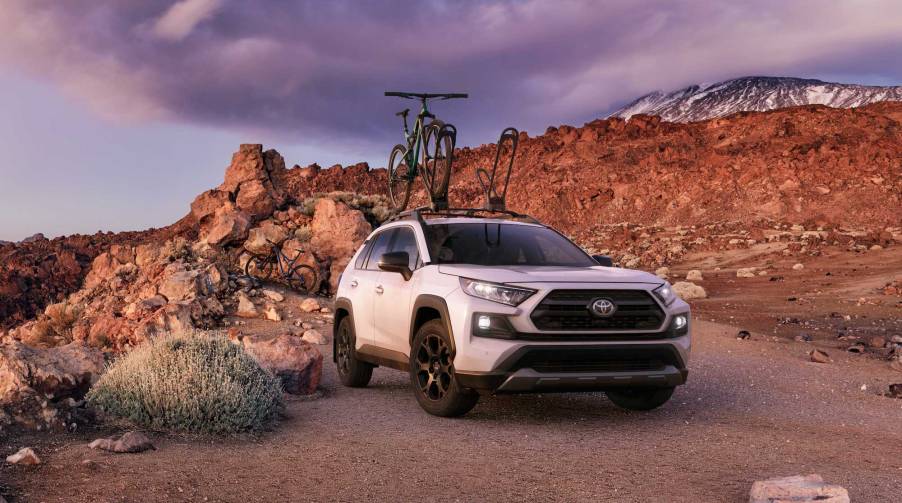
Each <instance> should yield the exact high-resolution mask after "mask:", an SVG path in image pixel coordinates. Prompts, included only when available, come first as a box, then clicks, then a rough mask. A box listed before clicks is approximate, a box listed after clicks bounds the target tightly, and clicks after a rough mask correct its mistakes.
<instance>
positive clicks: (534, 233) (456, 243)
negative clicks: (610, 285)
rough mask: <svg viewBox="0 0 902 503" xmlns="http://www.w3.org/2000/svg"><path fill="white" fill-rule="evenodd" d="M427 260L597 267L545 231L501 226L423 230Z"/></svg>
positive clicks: (448, 226) (466, 225)
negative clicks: (429, 258) (427, 249)
mask: <svg viewBox="0 0 902 503" xmlns="http://www.w3.org/2000/svg"><path fill="white" fill-rule="evenodd" d="M424 232H425V234H426V241H427V246H428V247H429V256H430V257H431V258H432V262H433V263H436V264H472V265H489V266H503V265H532V266H565V267H591V266H594V265H598V264H596V263H595V261H594V260H593V259H592V258H591V257H589V256H588V255H586V253H585V252H584V251H582V250H581V249H580V248H579V247H578V246H576V245H574V244H573V243H571V242H570V241H569V240H567V239H566V238H564V237H563V236H561V235H560V234H558V233H557V232H554V231H553V230H551V229H547V228H545V227H538V226H532V225H516V224H503V223H494V222H493V223H483V222H473V223H459V224H430V225H425V226H424Z"/></svg>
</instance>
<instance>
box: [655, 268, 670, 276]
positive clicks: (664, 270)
mask: <svg viewBox="0 0 902 503" xmlns="http://www.w3.org/2000/svg"><path fill="white" fill-rule="evenodd" d="M669 275H670V268H669V267H659V268H657V269H655V276H657V277H659V278H661V279H667V276H669Z"/></svg>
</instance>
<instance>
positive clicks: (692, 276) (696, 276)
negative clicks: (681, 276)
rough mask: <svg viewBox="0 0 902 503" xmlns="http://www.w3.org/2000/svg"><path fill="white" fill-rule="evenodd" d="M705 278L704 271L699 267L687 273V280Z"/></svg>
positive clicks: (701, 279)
mask: <svg viewBox="0 0 902 503" xmlns="http://www.w3.org/2000/svg"><path fill="white" fill-rule="evenodd" d="M704 280H705V278H704V277H703V276H702V272H701V271H699V270H698V269H693V270H691V271H689V272H687V273H686V281H704Z"/></svg>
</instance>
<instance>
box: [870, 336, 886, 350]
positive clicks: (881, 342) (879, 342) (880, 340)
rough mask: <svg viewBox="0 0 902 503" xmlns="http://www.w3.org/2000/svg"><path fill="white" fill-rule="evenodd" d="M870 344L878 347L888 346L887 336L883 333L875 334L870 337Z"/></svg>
mask: <svg viewBox="0 0 902 503" xmlns="http://www.w3.org/2000/svg"><path fill="white" fill-rule="evenodd" d="M868 346H870V347H872V348H877V349H880V348H883V347H886V338H885V337H883V336H882V335H874V336H872V337H868Z"/></svg>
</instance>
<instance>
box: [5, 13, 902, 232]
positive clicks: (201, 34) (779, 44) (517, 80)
mask: <svg viewBox="0 0 902 503" xmlns="http://www.w3.org/2000/svg"><path fill="white" fill-rule="evenodd" d="M900 26H902V2H899V1H898V0H886V1H884V0H849V1H833V2H822V1H817V0H811V1H805V0H798V1H785V0H779V1H777V0H773V1H771V0H746V1H735V2H729V1H701V0H630V1H627V0H623V1H618V0H609V1H595V0H520V1H514V0H486V1H475V0H474V1H451V0H432V1H406V2H404V1H397V0H368V1H358V2H351V1H343V0H332V1H329V2H326V1H320V0H299V1H291V2H288V1H284V0H257V1H254V2H247V1H240V0H147V1H139V0H134V1H129V2H122V1H120V0H91V1H71V2H60V1H57V0H4V1H3V5H2V7H0V33H3V36H2V37H0V110H2V112H3V113H0V149H2V152H4V153H5V155H4V156H3V157H4V159H3V160H2V161H0V240H10V241H16V240H19V239H22V238H24V237H26V236H29V235H31V234H33V233H35V232H42V233H44V234H46V235H47V236H56V235H62V234H70V233H93V232H96V231H98V230H104V231H106V230H111V231H121V230H135V229H143V228H148V227H160V226H164V225H167V224H169V223H172V222H174V221H175V220H177V219H178V218H180V217H181V216H183V215H184V214H186V213H187V211H188V208H189V204H190V202H191V200H192V199H193V197H194V196H195V195H196V194H198V193H200V192H202V191H203V190H206V189H208V188H211V187H214V186H216V185H218V184H219V183H220V182H221V180H222V176H223V171H224V169H225V167H226V166H227V165H228V162H229V159H230V157H231V153H232V152H234V151H235V150H237V147H238V145H239V144H240V143H263V144H264V145H265V146H266V147H267V148H276V149H277V150H279V152H280V153H282V154H283V156H284V157H285V159H286V162H287V163H288V165H289V166H291V165H293V164H300V165H302V166H303V165H306V164H309V163H312V162H317V163H319V164H320V165H322V166H329V165H332V164H335V163H342V164H350V163H355V162H359V161H366V162H368V163H369V164H370V166H372V167H374V168H375V167H381V166H383V165H384V164H385V160H386V159H385V158H386V157H387V154H388V152H389V150H390V147H391V146H392V145H393V144H395V143H399V142H400V140H401V132H400V127H399V126H400V124H399V122H398V119H397V118H396V117H395V116H394V112H397V111H398V110H400V109H401V108H404V107H407V106H411V105H412V103H410V102H404V101H402V100H399V99H397V98H386V97H384V96H383V92H384V91H386V90H401V91H420V92H442V91H444V92H468V93H470V96H471V98H470V99H468V100H453V101H446V102H440V103H437V104H436V105H435V108H434V111H435V112H436V113H437V114H438V115H439V116H440V117H442V118H443V119H445V120H446V121H447V122H452V123H454V124H455V125H456V126H457V128H458V130H459V141H458V143H459V144H461V145H479V144H483V143H489V142H493V141H495V139H496V137H497V135H498V134H499V133H500V131H501V130H502V129H503V128H504V127H507V126H515V127H517V128H519V129H520V130H526V131H528V132H529V133H530V134H533V135H535V134H541V133H542V132H543V131H544V130H545V128H546V127H547V126H550V125H559V124H575V125H580V124H582V123H584V122H587V121H590V120H592V119H595V118H598V117H604V116H606V115H607V114H608V113H609V112H611V111H613V110H615V109H616V108H617V107H618V106H620V105H623V104H625V103H627V102H629V101H631V100H633V99H635V98H636V97H638V96H640V95H643V94H646V93H648V92H651V91H655V90H664V91H668V90H673V89H676V88H679V87H682V86H685V85H689V84H693V83H698V82H716V81H719V80H725V79H729V78H734V77H740V76H746V75H774V76H793V77H806V78H820V79H824V80H829V81H834V82H848V83H862V84H874V85H898V84H900V83H902V65H900V64H899V61H902V30H900V29H899V27H900ZM411 108H413V107H412V106H411Z"/></svg>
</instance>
